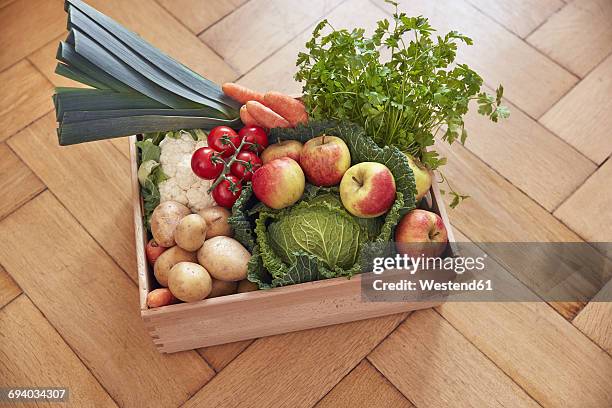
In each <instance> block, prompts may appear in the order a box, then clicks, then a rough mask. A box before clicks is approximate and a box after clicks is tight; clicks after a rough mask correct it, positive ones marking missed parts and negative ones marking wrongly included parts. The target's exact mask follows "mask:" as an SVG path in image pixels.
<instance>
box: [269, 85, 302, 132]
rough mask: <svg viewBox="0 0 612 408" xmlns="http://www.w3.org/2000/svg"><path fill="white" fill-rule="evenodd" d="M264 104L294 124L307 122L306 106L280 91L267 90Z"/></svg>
mask: <svg viewBox="0 0 612 408" xmlns="http://www.w3.org/2000/svg"><path fill="white" fill-rule="evenodd" d="M264 105H266V106H267V107H268V108H270V109H272V110H273V111H274V112H276V113H278V114H279V115H281V116H282V117H283V118H285V119H287V121H288V122H289V123H290V124H291V126H292V127H293V126H295V125H297V124H298V123H306V122H308V114H307V113H306V107H305V106H304V104H303V103H302V102H300V101H298V100H297V99H295V98H292V97H290V96H289V95H285V94H282V93H280V92H267V93H266V94H265V95H264Z"/></svg>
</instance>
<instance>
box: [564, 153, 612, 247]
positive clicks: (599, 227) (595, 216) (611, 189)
mask: <svg viewBox="0 0 612 408" xmlns="http://www.w3.org/2000/svg"><path fill="white" fill-rule="evenodd" d="M610 180H612V160H608V161H606V162H605V163H604V164H603V165H602V166H601V167H600V168H599V170H597V171H596V172H595V173H594V174H593V175H592V176H591V177H590V178H589V179H588V180H587V181H586V182H585V183H584V185H582V186H581V187H580V188H579V189H578V190H577V191H576V192H575V193H574V194H573V195H572V196H571V197H570V198H569V199H567V201H565V202H564V203H563V204H562V205H561V206H560V207H559V208H558V209H557V211H555V216H556V217H557V218H559V219H560V220H562V221H563V222H564V223H565V224H566V225H567V226H569V227H570V228H571V229H572V230H574V231H576V232H577V233H578V234H579V235H580V236H581V237H582V238H584V239H585V240H586V241H591V242H594V245H595V246H596V247H597V246H598V247H599V248H600V249H601V251H602V252H604V253H606V254H607V255H608V256H609V257H612V244H610V243H611V242H612V228H610V225H612V211H610V208H612V183H610ZM598 243H601V244H600V245H598Z"/></svg>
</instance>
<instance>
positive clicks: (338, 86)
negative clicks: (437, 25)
mask: <svg viewBox="0 0 612 408" xmlns="http://www.w3.org/2000/svg"><path fill="white" fill-rule="evenodd" d="M390 3H392V4H395V3H394V2H390ZM395 5H396V12H395V13H394V14H393V19H392V22H389V20H388V19H384V20H381V21H379V22H378V26H377V28H376V30H375V32H374V34H373V35H372V36H371V37H368V36H366V34H365V30H364V29H361V28H358V29H354V30H352V31H348V30H336V29H334V28H333V27H332V26H331V24H329V22H328V21H327V20H324V21H322V22H321V23H319V24H318V25H317V27H316V28H315V30H314V31H313V34H312V38H311V39H310V40H309V41H308V42H307V43H306V48H307V51H308V52H307V53H300V54H299V55H298V59H297V65H298V67H299V70H298V72H297V74H296V76H295V78H296V79H297V80H298V81H302V82H303V83H304V87H303V100H304V103H305V104H306V107H307V109H308V113H309V115H310V117H311V118H313V119H336V120H349V121H351V122H355V123H357V124H359V125H361V126H363V127H364V128H365V131H366V134H367V135H368V136H370V137H371V138H372V139H373V140H374V141H375V142H376V143H377V144H378V145H379V146H397V147H398V148H399V149H400V150H401V151H403V152H408V153H410V154H412V155H413V156H415V157H419V158H421V160H422V161H423V162H424V163H425V164H427V165H428V166H429V167H430V168H437V167H438V166H440V165H442V164H444V162H445V161H444V159H443V158H440V157H439V156H438V153H437V152H435V151H433V150H429V151H426V149H427V148H428V147H430V146H432V145H433V144H434V138H435V136H436V135H437V134H438V132H440V131H443V134H442V139H443V140H445V141H446V142H448V143H453V142H454V141H456V140H459V141H460V142H461V143H463V142H465V139H466V137H467V131H466V130H465V127H464V122H463V116H464V115H465V114H466V113H467V112H468V104H469V102H470V101H471V100H474V99H475V100H477V102H478V104H479V109H478V111H479V112H480V113H481V114H483V115H486V116H488V117H489V118H490V119H491V120H492V121H494V122H496V121H497V120H498V119H500V118H505V117H507V116H508V114H509V112H508V109H507V108H506V107H504V106H502V105H501V99H502V95H503V88H502V87H501V86H500V87H499V88H498V89H497V92H496V95H495V96H491V95H488V94H486V93H484V92H480V89H481V87H482V84H483V80H482V78H481V77H480V76H479V75H478V74H477V73H476V72H474V71H473V70H472V69H470V67H468V66H467V65H465V64H455V57H456V51H457V46H458V44H460V43H463V44H465V45H471V44H472V40H471V39H470V38H469V37H466V36H465V35H463V34H460V33H458V32H456V31H451V32H449V33H447V34H445V35H443V36H441V35H438V36H434V35H433V33H434V31H435V30H434V29H433V28H432V27H431V25H430V24H429V21H428V20H427V19H426V18H424V17H422V16H419V17H409V16H407V15H406V14H405V13H399V12H398V11H397V4H395ZM326 29H329V30H330V31H331V32H325V33H324V31H325V30H326ZM381 49H382V50H385V51H388V52H385V53H384V55H390V59H389V60H388V61H386V62H385V61H384V60H383V57H382V56H381Z"/></svg>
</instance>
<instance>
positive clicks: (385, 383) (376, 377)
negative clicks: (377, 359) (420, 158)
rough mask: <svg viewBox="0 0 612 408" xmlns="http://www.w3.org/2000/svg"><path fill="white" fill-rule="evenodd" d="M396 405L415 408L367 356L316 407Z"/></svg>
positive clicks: (398, 407) (345, 407) (344, 407)
mask: <svg viewBox="0 0 612 408" xmlns="http://www.w3.org/2000/svg"><path fill="white" fill-rule="evenodd" d="M353 407H389V408H391V407H393V408H413V407H414V405H412V403H410V401H409V400H408V399H406V397H404V396H403V395H402V393H401V392H399V391H398V390H397V388H395V387H394V386H393V384H391V383H390V382H389V380H387V379H386V378H385V377H384V376H383V375H382V374H381V373H380V372H379V371H378V370H376V368H374V367H373V366H372V364H370V363H369V362H368V361H367V360H363V361H362V362H361V363H359V365H358V366H357V367H355V368H354V369H353V371H351V372H350V373H349V375H347V376H346V377H344V378H343V379H342V381H340V382H339V383H338V384H337V385H336V386H335V387H334V389H332V390H331V391H330V392H329V394H327V395H326V396H325V397H324V398H323V399H322V400H321V401H319V402H318V403H317V405H315V408H353Z"/></svg>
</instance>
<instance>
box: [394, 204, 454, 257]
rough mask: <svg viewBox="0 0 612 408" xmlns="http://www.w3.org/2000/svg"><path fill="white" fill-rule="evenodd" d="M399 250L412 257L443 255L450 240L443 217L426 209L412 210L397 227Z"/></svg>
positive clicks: (396, 234)
mask: <svg viewBox="0 0 612 408" xmlns="http://www.w3.org/2000/svg"><path fill="white" fill-rule="evenodd" d="M395 241H396V246H397V251H398V252H399V253H401V254H406V255H408V256H411V257H420V256H422V255H423V256H425V257H437V256H440V255H442V253H443V252H444V249H445V248H446V243H447V242H448V233H447V231H446V227H445V226H444V222H443V221H442V218H440V216H439V215H438V214H436V213H433V212H430V211H425V210H420V209H416V210H412V211H410V212H409V213H408V214H406V215H404V217H403V218H402V219H401V220H400V222H399V224H398V225H397V227H396V228H395Z"/></svg>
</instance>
